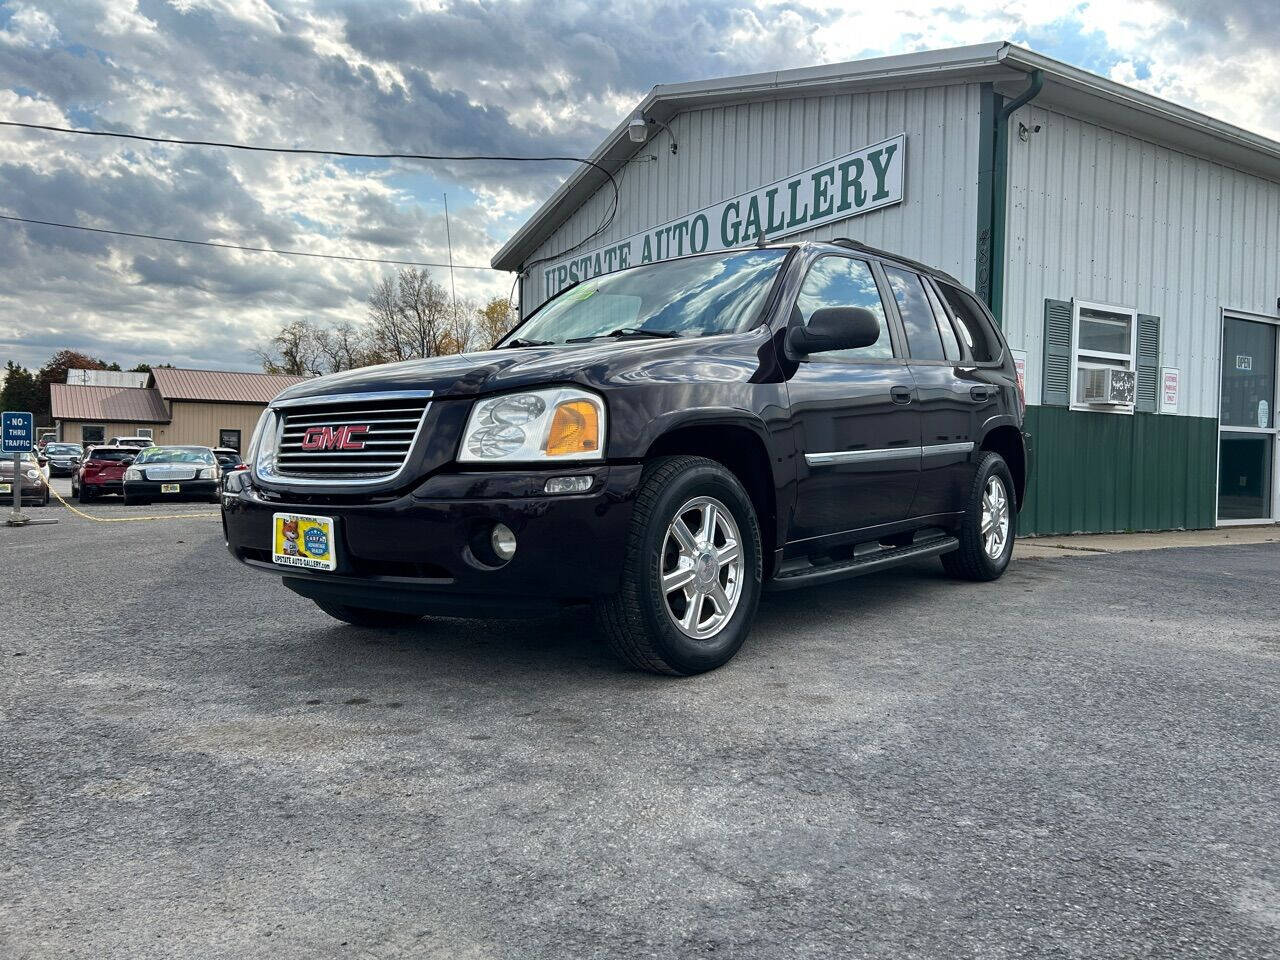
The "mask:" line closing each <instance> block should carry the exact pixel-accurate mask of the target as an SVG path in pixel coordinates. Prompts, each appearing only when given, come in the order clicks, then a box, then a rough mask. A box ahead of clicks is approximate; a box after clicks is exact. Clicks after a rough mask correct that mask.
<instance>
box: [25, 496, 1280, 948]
mask: <svg viewBox="0 0 1280 960" xmlns="http://www.w3.org/2000/svg"><path fill="white" fill-rule="evenodd" d="M59 483H60V485H61V488H62V489H64V490H65V481H59ZM87 509H88V510H89V512H91V513H94V514H96V515H100V516H103V517H124V516H144V515H148V514H155V513H159V512H164V513H174V512H178V513H184V514H189V516H185V517H183V518H182V519H175V520H157V521H149V522H138V523H118V524H114V523H113V524H105V523H93V522H90V521H88V520H84V519H81V518H78V517H75V516H73V515H71V514H70V513H69V511H67V510H65V509H64V508H61V507H56V506H55V507H50V508H48V509H47V510H40V509H36V508H33V509H31V510H30V511H29V512H30V513H32V514H33V515H50V516H57V517H58V518H59V519H60V520H61V522H60V523H59V524H57V525H56V526H50V527H36V528H27V529H5V528H0V542H2V543H3V548H2V549H3V552H4V556H5V557H6V558H8V560H9V562H8V563H6V564H5V565H4V571H3V574H2V576H3V577H4V590H5V596H6V597H8V598H10V601H9V604H8V606H9V609H10V610H12V611H13V612H14V613H15V614H16V625H17V631H16V632H15V631H14V630H10V631H6V633H5V637H4V640H3V642H2V643H0V654H2V657H3V663H4V670H3V673H2V674H0V691H2V696H0V711H2V714H0V838H2V840H0V953H2V954H3V955H4V956H6V957H14V958H19V957H54V956H57V957H67V956H75V957H94V958H105V957H111V958H114V957H143V956H146V957H160V956H166V957H167V956H180V957H227V958H245V957H306V958H312V957H330V956H333V957H347V956H350V957H401V956H405V957H408V956H412V957H442V958H489V957H495V958H512V960H515V958H520V960H525V958H543V957H546V958H553V957H554V958H569V957H587V956H591V957H609V958H613V957H618V958H622V957H637V956H645V957H648V956H652V957H682V958H683V957H726V958H748V957H751V958H755V957H759V958H770V960H776V958H782V957H814V958H835V957H840V958H849V957H861V956H895V957H946V958H954V957H970V956H981V957H1015V956H1053V957H1088V958H1098V957H1137V956H1160V957H1169V956H1188V957H1190V956H1197V957H1228V956H1236V957H1266V956H1280V950H1278V948H1277V943H1278V942H1280V867H1277V854H1278V853H1280V814H1278V813H1277V810H1280V747H1278V746H1277V744H1280V706H1278V704H1280V669H1278V668H1280V628H1278V627H1277V623H1278V621H1280V617H1278V614H1280V601H1278V600H1277V591H1276V584H1277V582H1280V546H1278V545H1275V544H1262V545H1251V546H1230V547H1214V548H1204V549H1191V550H1163V551H1152V552H1138V553H1127V554H1113V555H1081V556H1079V557H1066V558H1053V559H1035V560H1022V561H1018V560H1015V564H1014V566H1013V567H1012V569H1011V570H1010V572H1009V574H1008V575H1007V576H1006V577H1005V578H1004V580H1003V581H1001V582H1000V583H999V584H997V585H981V586H980V585H973V584H961V583H956V582H952V581H949V580H947V579H945V578H944V577H943V575H942V573H941V569H940V568H939V567H938V565H937V564H936V562H933V563H924V564H921V565H919V566H917V567H912V568H909V569H907V570H906V571H898V572H894V573H886V574H882V575H876V576H872V577H868V578H864V579H862V580H854V581H849V582H846V583H843V584H838V585H834V586H829V587H824V588H817V589H812V590H807V591H801V592H796V593H792V594H784V595H775V596H773V597H771V598H768V599H766V602H765V603H764V605H763V606H762V609H761V616H760V621H759V624H758V627H757V629H756V631H755V633H754V634H753V636H752V638H751V640H749V641H748V644H747V646H746V647H745V648H744V649H743V651H742V653H741V654H740V655H739V656H738V657H737V659H736V660H734V661H733V662H732V663H730V664H729V665H728V666H727V667H725V668H724V669H722V670H720V671H717V672H715V673H713V674H709V675H705V676H699V677H694V678H690V679H687V680H670V679H661V678H656V677H652V676H648V675H641V674H636V673H629V672H626V671H624V670H622V669H621V668H619V667H618V666H616V665H615V664H614V662H613V661H612V660H611V659H610V657H609V656H608V653H607V651H606V650H605V649H604V647H603V646H602V645H600V644H598V643H597V642H596V640H595V635H594V630H593V627H592V624H591V621H590V619H589V618H588V617H587V616H586V615H583V614H579V613H576V612H574V613H566V614H564V615H563V616H560V617H557V618H554V619H550V620H538V621H524V622H520V621H516V622H494V621H488V622H485V621H480V622H461V621H451V620H433V621H427V622H425V623H424V624H423V625H422V626H421V627H420V628H418V629H414V630H402V631H393V632H389V633H377V632H373V631H365V630H358V629H355V628H351V627H347V626H345V625H342V624H339V623H337V622H335V621H332V620H329V619H328V618H326V617H325V616H324V615H322V614H321V613H319V611H317V610H316V609H315V608H314V607H312V606H311V605H310V604H308V603H304V602H303V601H301V600H300V599H299V598H297V597H295V596H294V595H293V594H291V593H289V592H288V591H286V590H284V589H283V588H282V587H281V586H280V585H279V583H278V582H277V581H276V580H274V579H273V578H270V577H267V576H264V575H261V574H257V573H254V572H251V571H249V570H245V569H242V568H240V567H238V566H237V565H236V564H234V563H233V561H232V560H231V559H230V557H229V556H228V555H227V554H226V552H225V549H224V548H223V545H222V538H221V531H220V528H219V524H218V521H217V520H216V519H215V518H214V515H213V514H212V512H211V510H212V508H211V507H210V506H209V505H207V504H193V505H190V506H182V507H175V508H169V507H167V506H166V508H165V509H164V510H163V511H161V510H160V509H159V508H158V507H150V508H125V507H123V506H120V505H118V504H115V503H110V502H103V503H99V504H94V505H93V506H92V507H89V508H87Z"/></svg>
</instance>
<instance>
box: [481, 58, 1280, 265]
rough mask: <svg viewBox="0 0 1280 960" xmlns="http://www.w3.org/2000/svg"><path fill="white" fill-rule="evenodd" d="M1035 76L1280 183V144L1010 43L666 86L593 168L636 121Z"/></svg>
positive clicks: (1105, 113)
mask: <svg viewBox="0 0 1280 960" xmlns="http://www.w3.org/2000/svg"><path fill="white" fill-rule="evenodd" d="M1035 70H1040V71H1043V74H1044V79H1045V84H1044V89H1043V91H1042V92H1041V93H1040V95H1039V96H1038V97H1037V98H1036V101H1035V102H1036V103H1040V104H1044V105H1046V106H1051V107H1056V108H1058V109H1060V110H1062V111H1063V112H1066V113H1070V114H1073V115H1075V116H1078V117H1081V118H1082V119H1086V120H1091V121H1094V122H1098V123H1101V124H1103V125H1104V126H1111V127H1114V128H1116V129H1119V130H1123V131H1126V132H1132V133H1134V134H1136V135H1137V136H1139V137H1142V138H1144V139H1150V140H1153V141H1155V142H1158V143H1162V144H1167V145H1169V146H1171V147H1174V148H1177V149H1180V150H1183V151H1185V152H1188V153H1191V154H1194V155H1197V156H1201V157H1204V158H1206V159H1209V160H1214V161H1216V162H1219V163H1223V164H1226V165H1228V166H1231V167H1235V168H1237V169H1240V170H1244V171H1246V172H1249V173H1254V174H1257V175H1259V176H1262V177H1266V178H1268V179H1272V180H1278V181H1280V143H1277V142H1276V141H1274V140H1269V139H1267V138H1266V137H1263V136H1260V135H1258V134H1256V133H1250V132H1249V131H1247V130H1243V129H1241V128H1239V127H1235V126H1232V125H1231V124H1229V123H1224V122H1223V121H1221V120H1216V119H1214V118H1213V117H1209V116H1206V115H1205V114H1202V113H1198V112H1196V111H1194V110H1190V109H1188V108H1186V107H1181V106H1178V105H1177V104H1175V103H1170V102H1169V101H1167V100H1161V99H1160V98H1159V97H1154V96H1152V95H1150V94H1147V93H1143V92H1142V91H1140V90H1135V89H1133V88H1132V87H1127V86H1125V85H1124V84H1121V83H1117V82H1115V81H1114V80H1108V79H1107V78H1105V77H1101V76H1098V75H1097V74H1092V73H1089V72H1088V71H1085V70H1080V69H1078V68H1076V67H1072V66H1070V65H1068V64H1065V63H1062V62H1060V61H1058V60H1054V59H1052V58H1050V57H1046V56H1043V55H1041V54H1038V53H1035V52H1034V51H1031V50H1027V49H1025V48H1023V47H1018V46H1015V45H1013V44H1011V43H987V44H978V45H976V46H968V47H954V48H952V49H948V50H931V51H925V52H922V53H910V54H904V55H900V56H893V57H876V58H874V59H870V60H854V61H850V62H848V63H835V64H825V65H822V66H816V67H802V68H799V69H796V70H780V71H770V72H768V73H754V74H747V75H744V76H738V77H722V78H719V79H714V80H699V81H695V82H691V83H676V84H669V85H659V86H656V87H654V88H653V89H652V90H651V91H650V92H649V94H648V96H646V97H645V98H644V99H643V100H641V101H640V102H639V103H638V104H637V105H636V107H635V110H633V111H631V112H630V113H628V114H627V116H626V117H625V118H623V120H622V122H621V123H619V124H618V126H617V127H615V128H614V129H613V132H612V133H610V134H609V136H608V137H606V138H605V140H604V142H603V143H601V144H600V146H599V147H597V148H596V150H595V151H594V152H593V153H592V154H591V156H590V158H589V159H591V160H592V161H593V162H595V163H597V164H600V165H601V166H603V167H604V168H605V169H607V170H609V171H610V172H611V173H614V172H616V171H617V170H619V169H621V167H622V165H623V164H625V163H626V162H627V161H628V160H630V159H631V158H632V157H633V156H635V155H636V154H637V153H639V152H640V151H641V150H643V149H646V148H647V146H648V144H645V143H634V142H632V141H631V139H630V137H629V136H628V135H627V124H628V122H630V120H631V117H632V116H633V115H634V114H635V113H639V114H641V115H642V116H644V117H646V118H648V119H652V120H656V121H659V122H661V123H668V122H670V120H671V119H672V118H673V117H674V116H676V115H677V114H679V113H683V112H685V111H688V110H691V109H695V108H705V107H707V106H711V105H715V106H720V105H728V104H735V103H750V102H753V101H758V100H777V99H782V98H787V97H800V96H821V95H824V94H834V93H849V92H851V91H858V92H862V91H873V90H889V89H893V90H901V89H908V88H911V87H925V86H936V85H940V84H952V83H970V82H990V83H993V84H995V86H996V89H997V91H998V92H1000V93H1002V94H1004V95H1006V96H1014V95H1016V94H1017V93H1019V92H1021V90H1022V89H1023V88H1024V87H1025V86H1026V77H1027V74H1029V73H1031V72H1032V71H1035ZM604 182H605V181H604V179H603V177H602V175H601V174H600V173H599V171H597V170H595V169H594V168H592V167H589V166H586V165H585V164H584V165H582V166H579V167H578V168H577V169H576V170H574V172H573V173H572V174H570V175H569V177H568V178H567V179H566V180H565V181H564V182H563V183H562V184H561V185H560V186H559V188H557V189H556V191H555V192H554V193H553V194H552V195H551V196H550V197H549V198H548V199H547V200H546V202H545V203H543V204H542V206H540V207H539V208H538V209H537V211H536V212H535V213H534V214H533V216H532V217H530V218H529V220H528V221H527V222H526V223H525V224H524V225H523V226H522V227H521V228H520V229H519V230H517V231H516V232H515V234H514V235H513V236H512V237H511V239H510V240H508V241H507V243H506V244H504V245H503V247H502V249H500V250H499V251H498V252H497V253H496V254H495V255H494V257H493V259H492V260H491V261H490V262H491V263H492V265H493V266H494V268H496V269H498V270H520V269H523V267H524V265H525V261H526V260H527V259H528V258H529V257H530V255H532V253H533V252H534V251H535V250H537V248H538V247H539V246H541V245H542V244H543V243H544V242H545V241H546V240H547V239H548V238H549V237H551V236H552V235H553V234H554V233H555V231H556V230H557V229H559V227H560V226H561V225H562V224H563V223H564V222H565V221H566V220H567V219H568V218H569V217H570V216H572V214H573V213H574V211H576V210H577V209H578V208H579V207H580V206H581V205H582V204H583V203H585V202H586V201H587V200H589V199H590V198H591V197H592V196H593V195H594V194H595V193H596V191H597V190H599V189H600V187H601V186H602V184H603V183H604Z"/></svg>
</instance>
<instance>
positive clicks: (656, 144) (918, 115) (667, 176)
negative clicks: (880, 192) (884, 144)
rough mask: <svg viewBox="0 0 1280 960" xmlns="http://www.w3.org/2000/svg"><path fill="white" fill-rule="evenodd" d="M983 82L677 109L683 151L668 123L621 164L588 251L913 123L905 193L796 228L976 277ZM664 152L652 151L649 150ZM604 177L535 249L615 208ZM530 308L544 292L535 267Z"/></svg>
mask: <svg viewBox="0 0 1280 960" xmlns="http://www.w3.org/2000/svg"><path fill="white" fill-rule="evenodd" d="M978 93H979V88H978V86H977V85H976V84H955V85H950V86H935V87H927V88H919V89H911V90H892V91H885V92H875V93H857V94H842V95H837V96H822V97H800V98H794V99H783V100H773V101H768V102H763V103H747V104H732V105H727V106H719V107H713V108H708V109H703V110H694V111H690V112H688V113H682V114H679V115H677V116H676V117H675V118H674V119H673V120H672V122H671V128H672V130H673V131H674V132H675V136H676V140H677V142H678V143H679V145H680V149H679V153H678V154H677V155H676V156H672V155H671V152H670V145H671V138H670V136H669V135H668V134H667V133H666V132H665V131H662V132H661V133H659V134H658V135H657V136H655V137H654V138H653V139H652V140H651V141H650V142H649V144H648V146H647V148H646V149H644V150H642V151H641V152H640V153H639V154H637V156H636V159H634V160H632V162H630V163H629V164H627V166H626V168H625V172H624V173H622V174H621V176H620V179H621V197H622V200H621V204H620V207H619V210H618V215H617V217H616V218H615V219H614V222H613V224H612V225H611V226H610V228H609V229H608V230H607V231H605V232H604V233H603V234H601V235H600V236H598V237H595V238H594V239H592V240H591V241H590V242H589V243H587V244H586V245H585V246H583V247H582V252H583V253H585V252H588V251H590V250H595V249H597V248H598V247H603V246H606V245H608V244H610V243H612V242H613V241H615V240H620V239H622V238H623V237H628V236H631V235H632V234H635V233H638V232H640V231H642V230H645V229H647V228H649V227H655V226H658V225H660V224H662V223H665V222H667V221H668V220H671V219H674V218H675V217H678V216H682V215H683V214H686V213H690V212H692V211H694V210H698V209H700V208H701V207H704V206H707V205H709V204H712V203H717V202H719V201H721V200H726V199H729V198H730V197H733V196H736V195H738V194H741V193H744V192H746V191H748V190H752V189H755V188H757V187H760V186H763V185H765V184H768V183H771V182H773V181H775V180H778V179H781V178H782V177H785V176H788V175H790V174H792V173H795V172H797V171H799V170H804V169H806V168H807V167H811V166H814V165H815V164H818V163H821V162H823V161H826V160H830V159H832V158H834V157H838V156H840V155H841V154H844V153H847V152H848V151H850V150H854V149H857V148H858V147H863V146H867V145H869V144H873V143H876V142H878V141H880V140H883V139H885V138H887V137H891V136H895V135H897V134H899V133H903V132H905V133H906V135H907V149H906V171H905V180H904V187H903V191H904V200H903V202H902V203H901V204H898V205H896V206H892V207H887V208H885V209H883V210H878V211H873V212H871V213H865V214H862V215H861V216H857V217H854V218H851V219H849V220H840V221H837V222H835V223H829V224H825V225H823V226H821V227H818V228H816V229H814V230H811V231H806V232H803V233H797V234H793V235H791V236H790V237H788V239H830V238H831V237H839V236H849V237H853V238H855V239H859V240H862V241H864V242H866V243H870V244H872V245H873V246H877V247H883V248H885V249H888V250H893V251H895V252H898V253H902V254H904V255H906V256H908V257H913V258H916V259H919V260H922V261H924V262H925V263H929V264H931V265H934V266H938V267H940V268H942V269H943V270H946V271H948V272H949V273H952V274H954V275H955V276H957V277H959V278H960V279H961V280H963V281H964V282H966V283H969V284H972V282H973V272H974V243H975V241H974V236H975V229H976V223H977V180H978V173H977V159H978V135H979V122H978ZM649 157H652V158H656V159H645V158H649ZM611 200H612V191H611V190H610V189H609V188H608V186H607V185H606V186H605V188H604V189H601V190H599V191H597V193H596V194H595V195H594V196H593V197H592V198H591V199H590V200H588V201H587V202H586V203H585V204H583V205H582V207H581V208H579V209H578V210H577V211H575V212H574V214H573V216H571V217H570V218H569V220H568V221H566V222H565V224H564V225H563V226H561V228H560V229H559V230H558V231H556V233H555V235H554V236H552V237H551V238H550V239H549V240H548V241H547V242H546V243H544V244H543V245H542V246H541V247H539V248H538V251H537V252H536V254H534V255H533V256H532V257H531V258H530V262H531V263H532V262H533V261H534V260H538V259H541V258H544V257H545V258H549V259H551V260H555V259H558V258H559V256H560V255H561V254H563V253H564V252H565V251H566V250H567V249H569V248H571V247H573V246H574V245H575V244H577V243H579V242H580V241H581V240H582V239H583V238H584V237H586V236H588V235H589V234H590V233H591V232H592V231H594V230H595V229H596V228H597V227H598V226H599V225H600V223H601V221H602V220H603V218H604V216H605V215H606V213H607V211H608V209H609V204H610V202H611ZM524 283H525V286H524V293H525V299H524V304H525V308H526V310H530V309H532V308H533V307H535V306H537V304H538V302H539V299H540V297H541V290H542V284H541V276H540V274H539V273H538V272H537V269H536V267H535V268H534V270H533V271H531V275H530V277H529V278H528V279H526V280H525V281H524Z"/></svg>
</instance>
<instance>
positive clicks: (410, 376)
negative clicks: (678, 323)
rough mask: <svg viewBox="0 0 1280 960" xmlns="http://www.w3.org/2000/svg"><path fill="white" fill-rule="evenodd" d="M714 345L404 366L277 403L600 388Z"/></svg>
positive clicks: (478, 356) (629, 346)
mask: <svg viewBox="0 0 1280 960" xmlns="http://www.w3.org/2000/svg"><path fill="white" fill-rule="evenodd" d="M718 340H719V341H722V340H723V337H690V338H688V339H685V340H676V339H670V340H654V339H636V340H598V341H595V342H593V343H581V344H578V343H573V344H562V345H557V346H550V347H522V348H519V349H505V350H486V351H484V352H480V353H460V354H455V355H453V356H447V357H430V358H428V359H425V360H406V361H404V362H402V363H388V364H382V365H380V366H376V367H362V368H360V369H358V370H348V371H346V372H344V373H335V374H330V375H329V376H324V377H316V378H315V379H312V380H307V381H305V382H303V383H299V384H295V385H294V386H292V387H289V388H288V389H287V390H285V391H284V392H283V393H281V394H280V395H279V396H278V397H276V400H297V399H303V398H306V397H318V396H325V395H329V394H345V393H364V392H372V391H389V390H430V391H431V392H432V393H433V394H434V395H435V396H436V397H439V398H442V399H445V398H449V397H470V396H474V395H476V394H480V393H490V392H494V391H499V390H509V389H517V388H521V387H529V386H535V385H544V384H553V383H580V384H584V385H591V384H600V383H603V382H605V381H607V380H611V379H617V378H619V377H623V376H625V373H624V372H625V371H626V370H631V369H635V368H636V367H638V366H643V365H647V364H651V363H653V362H654V361H664V360H668V359H672V360H674V359H677V358H680V357H684V356H687V355H689V354H692V353H699V352H704V351H707V350H708V349H714V347H713V346H712V344H713V342H714V341H718Z"/></svg>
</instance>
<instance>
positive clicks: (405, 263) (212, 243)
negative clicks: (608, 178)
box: [0, 214, 493, 270]
mask: <svg viewBox="0 0 1280 960" xmlns="http://www.w3.org/2000/svg"><path fill="white" fill-rule="evenodd" d="M0 220H12V221H13V222H15V223H37V224H40V225H41V226H43V227H61V228H62V229H64V230H83V231H84V232H85V233H106V234H110V235H111V236H113V237H137V238H138V239H139V240H164V241H165V242H167V243H188V244H191V245H192V246H196V247H220V248H221V249H223V250H246V251H248V252H250V253H276V254H279V255H280V256H282V257H315V258H317V259H320V260H348V261H351V262H353V263H390V264H395V265H397V266H402V267H441V268H445V267H448V266H449V264H447V263H430V262H427V261H423V260H383V259H379V258H377V257H344V256H342V255H341V254H337V253H308V252H307V251H306V250H277V249H275V248H274V247H248V246H244V245H243V244H239V243H218V242H217V241H216V240H185V239H183V238H181V237H160V236H156V235H155V234H152V233H130V232H128V231H127V230H105V229H102V228H101V227H85V226H81V225H80V224H78V223H57V222H56V221H53V220H31V219H28V218H27V217H10V216H7V215H5V214H0ZM454 266H455V267H456V268H457V269H459V270H492V269H493V267H479V266H474V265H472V264H464V263H458V264H454Z"/></svg>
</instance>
